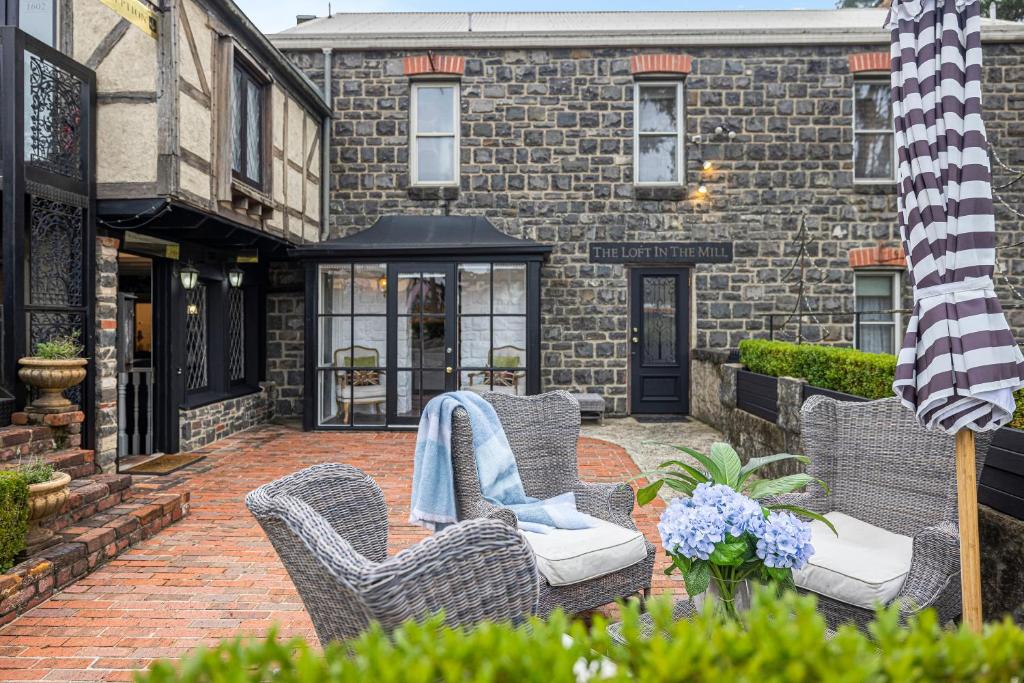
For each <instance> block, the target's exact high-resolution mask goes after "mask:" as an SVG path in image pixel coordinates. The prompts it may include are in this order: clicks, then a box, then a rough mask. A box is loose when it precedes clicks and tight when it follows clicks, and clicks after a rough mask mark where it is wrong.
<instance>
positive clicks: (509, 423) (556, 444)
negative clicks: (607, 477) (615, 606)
mask: <svg viewBox="0 0 1024 683" xmlns="http://www.w3.org/2000/svg"><path fill="white" fill-rule="evenodd" d="M483 397H484V398H485V399H486V400H487V401H488V402H490V403H491V405H493V406H494V410H495V411H496V412H497V414H498V418H499V419H500V420H501V425H502V427H503V428H504V430H505V435H506V436H507V437H508V441H509V445H511V447H512V452H513V453H514V454H515V457H516V464H517V465H518V467H519V475H520V477H521V478H522V480H523V488H524V489H525V490H526V494H527V495H528V496H534V497H536V498H548V497H550V496H555V495H558V494H560V493H565V492H567V491H572V492H574V493H575V494H576V504H577V506H578V507H579V509H580V510H582V511H583V512H586V513H587V514H590V515H593V516H594V517H598V518H600V519H603V520H606V521H608V522H612V523H613V524H617V525H619V526H622V527H626V528H627V529H632V530H636V524H635V523H634V522H633V519H632V517H631V513H632V512H633V502H634V496H633V489H631V488H630V487H629V486H627V485H626V484H622V483H617V484H586V483H583V482H581V481H580V478H579V472H578V470H577V468H576V442H577V439H578V438H579V432H580V407H579V404H578V403H577V402H576V399H575V398H573V397H572V395H570V394H569V393H568V392H565V391H553V392H549V393H546V394H540V395H536V396H512V395H509V394H500V393H485V394H483ZM452 466H453V470H454V477H455V495H456V503H457V506H458V515H459V519H460V520H463V519H474V518H490V519H499V520H501V521H503V522H504V523H505V524H507V525H508V526H509V527H512V528H515V526H516V517H515V514H513V512H512V511H511V510H509V509H507V508H501V507H497V506H494V505H491V504H490V503H488V502H487V501H486V500H484V497H483V495H482V494H481V492H480V479H479V475H478V474H477V469H476V457H475V455H474V452H473V431H472V427H471V426H470V422H469V415H468V414H467V413H466V411H465V410H462V409H460V408H457V409H456V410H455V412H454V413H453V415H452ZM646 545H647V558H646V559H645V560H644V561H642V562H640V563H638V564H635V565H633V566H631V567H627V568H625V569H621V570H619V571H617V572H613V573H611V574H606V575H605V576H601V577H598V578H596V579H592V580H590V581H586V582H583V583H577V584H573V585H569V586H552V585H550V584H549V583H548V582H547V581H546V580H544V578H543V577H542V578H541V586H540V608H539V614H541V615H547V614H549V613H550V612H551V611H552V610H554V609H555V608H556V607H561V608H562V609H563V610H564V611H565V612H567V613H569V614H575V613H579V612H583V611H586V610H589V609H594V608H596V607H600V606H601V605H606V604H608V603H610V602H613V601H615V600H617V599H619V598H625V597H628V596H631V595H634V594H637V593H640V592H642V593H643V595H644V596H645V597H646V596H647V595H648V594H649V593H650V588H651V575H652V574H653V571H654V559H655V550H654V546H653V545H651V544H650V543H649V542H648V543H647V544H646Z"/></svg>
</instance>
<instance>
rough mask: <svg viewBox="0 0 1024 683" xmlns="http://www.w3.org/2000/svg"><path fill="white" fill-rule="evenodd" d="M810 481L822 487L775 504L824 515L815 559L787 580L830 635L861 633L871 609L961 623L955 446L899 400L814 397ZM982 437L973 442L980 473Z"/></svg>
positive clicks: (805, 427) (807, 444) (805, 437)
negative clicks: (845, 628) (923, 613)
mask: <svg viewBox="0 0 1024 683" xmlns="http://www.w3.org/2000/svg"><path fill="white" fill-rule="evenodd" d="M801 418H802V419H801V440H802V448H803V452H804V453H805V454H806V455H808V456H810V458H811V463H810V465H809V466H808V471H809V472H810V474H812V475H813V476H815V477H817V478H819V479H821V480H822V481H824V482H825V483H826V484H828V486H829V489H830V491H829V493H828V494H826V493H825V492H824V490H822V489H821V488H820V487H817V486H814V487H811V490H809V491H808V492H806V493H797V494H789V495H786V496H780V497H779V498H777V499H776V501H777V502H784V503H788V504H791V505H800V506H803V507H806V508H807V509H809V510H811V511H813V512H817V513H820V514H822V515H825V516H826V517H827V518H828V519H829V520H830V521H831V522H832V523H833V524H834V525H835V527H836V529H837V530H838V532H839V535H838V537H837V536H836V535H835V534H833V533H832V531H831V530H829V529H828V527H827V526H825V525H824V524H822V523H821V522H813V523H812V529H813V538H812V540H811V543H812V545H813V546H814V548H815V554H814V555H813V556H812V557H811V560H810V562H809V564H808V565H807V566H806V567H805V568H804V569H802V570H799V571H797V572H795V576H794V578H795V580H796V585H797V588H799V589H800V590H802V591H806V592H812V593H816V594H817V595H818V602H819V606H820V609H821V611H822V613H823V614H824V615H825V617H826V619H827V620H828V622H829V626H831V627H832V628H835V627H836V626H838V625H839V624H842V623H844V622H854V623H856V624H858V625H859V626H861V627H863V626H864V625H865V624H866V623H867V622H868V621H870V620H871V618H872V616H873V614H874V612H873V608H874V606H875V605H876V604H883V605H891V604H895V605H898V607H899V610H900V613H901V615H902V616H903V617H904V618H905V617H907V616H909V615H911V614H913V613H915V612H918V611H920V610H923V609H925V608H927V607H933V608H935V610H936V611H937V612H938V615H939V617H940V619H941V620H942V622H948V621H950V620H953V619H955V618H956V617H958V616H959V615H960V599H961V598H960V549H959V548H960V546H959V534H958V525H957V496H956V473H955V469H954V467H955V462H954V461H955V444H954V437H952V436H949V435H947V434H942V433H940V432H932V431H929V430H926V429H925V428H923V427H922V426H921V425H920V424H918V422H917V419H916V418H915V417H914V415H913V413H912V412H911V411H909V410H907V409H906V408H904V407H903V406H902V405H901V404H900V402H899V400H898V399H896V398H889V399H883V400H880V401H871V402H867V403H859V402H850V401H837V400H835V399H832V398H827V397H824V396H812V397H811V398H810V399H808V400H807V402H806V403H804V405H803V408H802V410H801ZM989 442H990V438H989V435H987V434H979V435H978V439H977V467H978V472H979V473H980V472H981V468H982V466H983V465H984V463H985V456H986V455H987V452H988V445H989Z"/></svg>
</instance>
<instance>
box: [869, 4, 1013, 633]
mask: <svg viewBox="0 0 1024 683" xmlns="http://www.w3.org/2000/svg"><path fill="white" fill-rule="evenodd" d="M887 27H888V28H889V29H890V30H891V31H892V51H891V55H892V108H893V120H894V132H895V142H896V149H897V152H898V155H899V166H898V172H897V185H898V195H897V200H898V201H897V204H898V209H899V221H900V230H901V232H902V237H903V247H904V249H905V251H906V255H907V267H908V269H909V271H910V278H911V282H912V283H913V285H914V311H913V314H912V315H911V316H910V322H909V324H908V326H907V333H906V337H905V338H904V340H903V347H902V349H901V351H900V354H899V358H898V360H897V365H896V379H895V381H894V382H893V390H894V391H895V392H896V394H897V395H898V396H899V397H900V398H901V399H902V401H903V403H904V404H905V405H906V406H907V407H908V408H910V409H912V410H914V411H915V412H916V414H917V416H918V419H920V421H921V423H922V424H924V425H925V426H927V427H929V428H932V429H939V430H942V431H944V432H947V433H949V434H956V435H957V436H956V460H957V462H956V471H957V492H958V495H959V513H960V572H961V584H962V588H963V601H964V612H963V614H964V617H963V618H964V622H965V623H966V624H968V625H969V626H970V627H971V628H974V629H976V630H977V629H980V628H981V576H980V564H979V559H978V517H977V514H978V505H977V483H976V481H975V467H974V465H975V454H974V432H977V431H988V430H992V429H997V428H998V427H1000V426H1002V425H1004V424H1006V423H1007V422H1008V421H1009V420H1010V418H1011V417H1012V416H1013V410H1014V400H1013V391H1014V390H1016V389H1018V388H1020V387H1021V386H1024V356H1022V355H1021V352H1020V349H1019V348H1018V347H1017V344H1016V342H1015V341H1014V338H1013V334H1012V333H1011V332H1010V328H1009V326H1008V325H1007V323H1006V318H1005V316H1004V315H1003V310H1002V307H1001V306H1000V305H999V300H998V299H997V298H996V295H995V291H994V289H993V282H992V276H993V273H994V270H995V245H996V235H995V217H994V211H993V205H992V182H991V169H990V166H989V158H988V151H987V141H986V138H985V126H984V124H983V123H982V119H981V16H980V3H979V1H978V0H945V1H943V0H909V1H907V0H895V2H894V3H893V6H892V8H891V9H890V11H889V18H888V22H887Z"/></svg>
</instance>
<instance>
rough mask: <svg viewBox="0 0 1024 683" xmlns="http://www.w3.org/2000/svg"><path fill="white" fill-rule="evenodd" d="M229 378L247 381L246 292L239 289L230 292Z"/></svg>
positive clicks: (234, 288) (232, 289)
mask: <svg viewBox="0 0 1024 683" xmlns="http://www.w3.org/2000/svg"><path fill="white" fill-rule="evenodd" d="M228 377H229V379H230V380H231V381H232V382H234V381H237V380H240V379H245V292H244V291H243V290H242V289H241V288H238V287H232V288H231V289H230V290H229V292H228Z"/></svg>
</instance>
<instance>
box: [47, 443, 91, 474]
mask: <svg viewBox="0 0 1024 683" xmlns="http://www.w3.org/2000/svg"><path fill="white" fill-rule="evenodd" d="M94 458H95V452H93V451H89V450H84V449H82V448H65V449H64V450H62V451H54V452H53V453H47V454H46V455H44V456H43V460H45V461H46V462H48V463H50V464H51V465H53V466H54V468H56V469H58V470H60V471H61V472H67V473H68V474H70V475H71V478H72V479H82V478H84V477H88V476H90V475H93V474H96V462H95V460H94Z"/></svg>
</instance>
